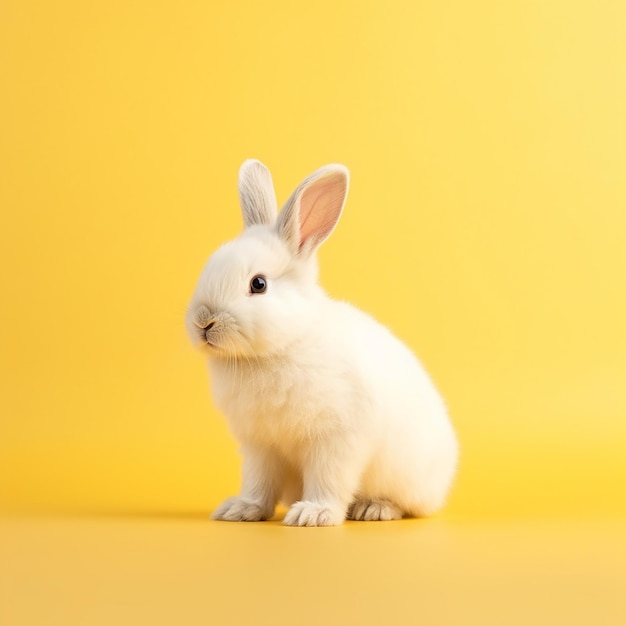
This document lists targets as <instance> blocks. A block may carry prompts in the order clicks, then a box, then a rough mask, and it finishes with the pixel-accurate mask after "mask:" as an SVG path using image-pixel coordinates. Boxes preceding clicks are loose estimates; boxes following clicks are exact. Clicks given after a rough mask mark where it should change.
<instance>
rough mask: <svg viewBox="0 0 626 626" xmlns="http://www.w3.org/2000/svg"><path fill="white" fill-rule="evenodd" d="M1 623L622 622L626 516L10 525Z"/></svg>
mask: <svg viewBox="0 0 626 626" xmlns="http://www.w3.org/2000/svg"><path fill="white" fill-rule="evenodd" d="M0 537H1V553H0V559H1V564H0V576H1V578H0V583H1V587H0V589H1V594H2V595H1V604H0V611H1V613H0V623H2V624H3V625H4V626H35V625H36V626H48V625H56V624H59V625H64V626H74V625H81V626H82V625H85V626H98V625H103V626H104V625H106V626H112V625H119V624H136V625H142V624H146V625H148V624H149V625H150V626H157V625H160V624H168V625H169V624H176V625H184V626H191V625H195V624H235V625H238V624H242V625H243V624H255V625H262V624H276V623H293V624H298V625H308V624H329V625H333V624H343V625H345V624H392V623H407V624H482V625H490V624H494V625H495V624H498V625H500V624H502V625H505V624H506V625H514V624H520V625H521V624H524V625H527V624H555V625H558V624H567V625H571V624H589V625H594V626H599V625H609V624H611V625H613V624H614V625H616V626H618V625H619V626H623V624H626V520H624V519H613V520H609V519H603V520H599V519H596V520H571V519H570V520H526V521H522V520H499V521H494V520H492V521H488V520H479V519H462V518H454V517H446V516H441V517H438V518H434V519H430V520H403V521H399V522H385V523H358V522H351V523H347V524H345V525H344V526H342V527H338V528H325V529H306V528H305V529H300V528H295V529H294V528H284V527H282V526H281V525H280V524H279V522H275V521H272V522H266V523H252V524H246V523H239V524H232V523H224V522H211V521H208V520H207V516H206V514H205V513H198V514H187V515H185V514H153V515H150V514H146V515H134V516H131V515H126V516H123V515H120V516H100V517H97V516H93V517H75V518H69V517H67V518H60V517H47V518H45V517H39V518H34V517H30V518H17V517H12V518H5V519H4V520H3V521H2V522H1V523H0Z"/></svg>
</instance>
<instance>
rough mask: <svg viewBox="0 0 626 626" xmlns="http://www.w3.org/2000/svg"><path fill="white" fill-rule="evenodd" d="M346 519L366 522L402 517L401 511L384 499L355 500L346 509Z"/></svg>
mask: <svg viewBox="0 0 626 626" xmlns="http://www.w3.org/2000/svg"><path fill="white" fill-rule="evenodd" d="M348 519H353V520H360V521H367V522H377V521H379V520H381V521H386V520H392V519H402V511H401V510H400V509H399V508H398V507H397V506H396V505H395V504H392V503H391V502H388V501H386V500H357V501H356V502H353V503H352V504H351V505H350V508H349V509H348Z"/></svg>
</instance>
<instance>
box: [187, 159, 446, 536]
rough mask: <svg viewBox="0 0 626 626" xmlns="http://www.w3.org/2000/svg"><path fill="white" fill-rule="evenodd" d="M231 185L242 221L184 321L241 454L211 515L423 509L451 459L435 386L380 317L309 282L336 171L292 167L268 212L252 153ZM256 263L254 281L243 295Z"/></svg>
mask: <svg viewBox="0 0 626 626" xmlns="http://www.w3.org/2000/svg"><path fill="white" fill-rule="evenodd" d="M255 185H256V186H255ZM239 186H240V197H241V198H242V210H243V214H244V223H245V224H246V226H247V227H246V229H245V230H244V232H243V234H242V235H241V236H240V237H239V238H238V239H236V240H235V241H232V242H230V243H228V244H226V245H224V246H222V248H220V249H219V250H218V251H217V252H216V253H215V254H214V255H213V257H212V258H211V259H210V260H209V262H208V263H207V265H206V267H205V269H204V271H203V273H202V275H201V277H200V280H199V282H198V286H197V288H196V292H195V294H194V296H193V298H192V301H191V304H190V307H189V312H188V315H187V320H186V322H187V328H188V331H189V334H190V336H191V338H192V340H193V341H194V343H196V344H197V345H198V346H199V347H200V348H201V349H203V350H205V351H206V353H207V355H208V357H209V367H210V372H211V381H212V388H213V396H214V400H215V403H216V405H217V406H218V408H219V409H220V410H221V411H222V412H223V413H224V414H225V415H226V417H227V419H228V422H229V425H230V428H231V430H232V432H233V433H234V435H235V437H236V438H237V440H238V441H239V443H240V445H241V449H242V453H243V457H244V464H243V485H242V489H241V492H240V495H239V496H238V497H236V498H231V499H229V500H227V501H226V502H224V503H223V504H222V505H221V507H219V508H218V509H217V510H216V511H215V512H214V514H213V517H214V519H222V520H230V521H254V520H261V519H267V518H269V517H271V516H272V515H273V513H274V509H275V506H276V504H277V502H278V501H279V500H281V499H282V500H283V501H285V502H286V503H287V504H290V505H291V508H290V509H289V511H288V513H287V515H286V517H285V520H284V523H285V524H287V525H291V526H329V525H336V524H341V523H342V522H343V520H344V519H346V517H349V518H350V519H363V520H378V519H380V520H383V519H398V518H399V517H402V516H422V515H428V514H431V513H434V512H435V511H437V510H438V509H439V508H440V507H441V506H442V505H443V503H444V500H445V497H446V494H447V492H448V490H449V487H450V484H451V482H452V479H453V476H454V472H455V469H456V462H457V443H456V438H455V435H454V431H453V429H452V426H451V424H450V421H449V419H448V416H447V413H446V409H445V406H444V404H443V402H442V400H441V397H440V396H439V394H438V392H437V390H436V389H435V387H434V385H433V383H432V382H431V380H430V378H429V377H428V375H427V374H426V372H425V371H424V369H423V368H422V366H421V365H420V363H419V362H418V361H417V359H416V358H415V357H414V355H413V354H412V353H411V352H410V350H409V349H408V348H407V347H406V346H405V345H404V344H403V343H402V342H400V341H399V340H398V339H397V338H396V337H395V336H393V335H392V333H391V332H390V331H389V330H388V329H386V328H385V327H384V326H382V325H380V324H379V323H378V322H376V321H375V320H373V319H372V318H371V317H370V316H368V315H366V314H365V313H363V312H361V311H360V310H358V309H356V308H354V307H352V306H350V305H348V304H345V303H342V302H337V301H334V300H331V299H330V298H328V297H327V296H326V294H325V293H324V292H323V291H322V289H321V288H320V287H319V286H318V285H317V282H316V280H317V265H316V260H315V251H316V249H317V247H318V246H319V245H320V244H321V243H322V242H323V241H324V240H325V239H326V237H328V235H329V234H330V232H331V231H332V229H333V228H334V226H335V224H336V222H337V220H338V219H339V216H340V214H341V211H342V209H343V204H344V201H345V196H346V193H347V187H348V173H347V170H346V169H345V168H343V167H342V166H326V167H325V168H322V169H320V170H318V171H317V172H315V173H314V174H313V175H311V176H310V177H309V178H307V179H305V181H304V182H303V183H302V184H301V185H300V186H299V187H298V188H297V189H296V191H295V192H294V194H292V196H291V198H290V199H289V200H288V201H287V203H286V205H285V207H284V208H283V210H282V212H281V214H280V215H279V216H278V218H277V219H276V220H275V221H274V220H273V219H272V218H273V215H272V213H273V211H274V209H273V208H272V207H273V206H275V200H274V199H273V193H274V192H273V187H272V185H271V177H270V176H269V172H268V171H267V170H266V168H265V167H264V166H263V165H262V164H260V163H259V162H258V161H246V162H245V163H244V164H243V165H242V168H241V170H240V178H239ZM270 209H271V210H270ZM256 275H263V276H264V277H265V278H266V281H267V285H268V288H267V291H266V293H262V294H250V287H249V285H250V280H251V279H252V278H253V277H254V276H256Z"/></svg>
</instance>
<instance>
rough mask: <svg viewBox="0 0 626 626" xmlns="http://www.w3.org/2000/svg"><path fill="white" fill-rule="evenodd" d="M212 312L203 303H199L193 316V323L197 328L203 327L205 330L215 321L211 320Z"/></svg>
mask: <svg viewBox="0 0 626 626" xmlns="http://www.w3.org/2000/svg"><path fill="white" fill-rule="evenodd" d="M213 317H214V316H213V314H212V313H211V311H209V309H208V308H207V307H206V306H204V304H202V305H200V306H199V307H198V308H197V309H196V312H195V314H194V316H193V321H194V324H195V325H196V326H197V327H198V328H205V329H206V330H208V329H210V328H212V327H213V325H214V324H215V321H214V320H213Z"/></svg>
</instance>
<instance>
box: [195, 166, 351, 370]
mask: <svg viewBox="0 0 626 626" xmlns="http://www.w3.org/2000/svg"><path fill="white" fill-rule="evenodd" d="M347 191H348V170H347V169H346V168H345V167H343V166H342V165H327V166H325V167H323V168H320V169H319V170H317V171H316V172H314V173H313V174H311V176H309V177H308V178H306V179H305V180H304V181H303V182H302V183H301V184H300V185H299V186H298V187H297V188H296V190H295V191H294V192H293V194H292V195H291V196H290V198H289V199H288V200H287V202H286V203H285V205H284V207H283V209H282V210H281V212H280V214H278V215H277V214H276V196H275V194H274V187H273V184H272V178H271V174H270V172H269V170H268V169H267V168H266V167H265V166H264V165H263V164H262V163H260V162H259V161H253V160H248V161H245V162H244V163H243V165H242V166H241V169H240V171H239V197H240V201H241V209H242V214H243V221H244V225H245V229H244V231H243V233H242V234H241V235H240V236H239V237H238V238H237V239H235V240H234V241H231V242H229V243H227V244H225V245H223V246H222V247H221V248H219V249H218V250H217V251H216V252H215V253H214V254H213V256H212V257H211V258H210V259H209V261H208V263H207V264H206V266H205V268H204V270H203V272H202V274H201V276H200V280H199V281H198V285H197V287H196V291H195V293H194V295H193V298H192V301H191V304H190V306H189V309H188V313H187V318H186V326H187V330H188V332H189V335H190V337H191V339H192V341H193V342H194V343H195V344H196V345H198V346H199V347H200V348H202V349H204V350H207V351H209V353H210V354H211V355H212V356H216V357H223V358H229V359H232V358H235V359H236V358H254V357H263V356H268V355H270V354H276V353H280V352H281V351H283V350H285V349H286V348H287V347H288V346H289V345H290V344H291V343H293V342H294V341H297V339H298V337H300V336H301V335H302V334H303V333H305V332H307V330H306V329H307V327H310V326H311V324H315V312H316V308H317V305H316V302H317V301H318V299H319V298H323V297H324V296H323V292H322V291H321V290H320V288H319V287H318V286H317V262H316V259H315V252H316V250H317V248H318V247H319V246H320V245H321V244H322V243H323V241H324V240H325V239H326V238H327V237H328V236H329V235H330V233H331V232H332V230H333V229H334V227H335V225H336V224H337V221H338V220H339V217H340V215H341V212H342V210H343V205H344V202H345V198H346V194H347Z"/></svg>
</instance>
